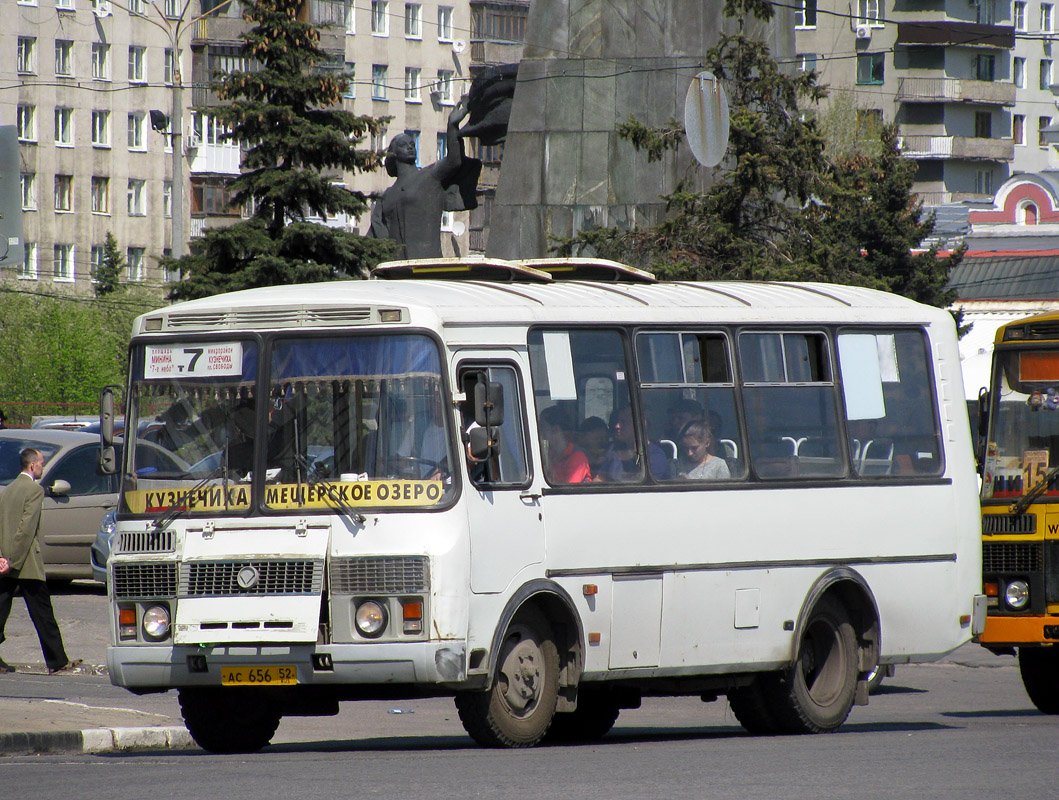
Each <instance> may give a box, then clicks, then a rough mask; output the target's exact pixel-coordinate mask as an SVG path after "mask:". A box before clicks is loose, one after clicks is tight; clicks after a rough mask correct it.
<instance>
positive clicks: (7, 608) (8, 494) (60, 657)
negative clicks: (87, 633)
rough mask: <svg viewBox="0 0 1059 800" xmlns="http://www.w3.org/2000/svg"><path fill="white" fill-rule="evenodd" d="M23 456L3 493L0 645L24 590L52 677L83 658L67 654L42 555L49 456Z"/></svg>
mask: <svg viewBox="0 0 1059 800" xmlns="http://www.w3.org/2000/svg"><path fill="white" fill-rule="evenodd" d="M21 458H22V472H20V473H19V475H18V477H17V478H15V479H14V480H13V481H11V483H10V484H8V486H7V488H6V489H4V491H3V492H2V493H0V643H2V642H3V641H4V638H5V637H4V627H5V626H6V625H7V618H8V615H10V613H11V600H12V598H13V597H14V596H15V590H16V589H21V590H22V596H23V597H24V598H25V600H26V608H27V609H29V616H30V619H31V620H33V627H34V628H36V629H37V638H38V639H40V647H41V650H43V651H44V663H45V664H46V665H47V667H48V674H49V675H53V674H55V673H56V672H62V671H64V670H71V669H73V668H74V667H76V666H77V665H78V664H80V663H81V659H78V660H77V661H71V660H70V659H69V658H67V656H66V649H65V648H64V647H63V637H62V634H61V633H60V632H59V624H58V623H57V622H56V621H55V612H54V611H53V610H52V606H51V595H50V594H49V593H48V584H47V583H46V582H45V574H44V559H43V558H41V555H40V541H39V540H38V533H39V531H40V510H41V506H42V505H43V503H44V489H42V488H41V486H40V484H39V483H37V481H39V480H40V476H41V475H42V474H43V473H44V455H43V454H42V453H41V452H40V450H35V449H34V448H32V447H27V448H26V449H25V450H23V451H22V453H21ZM14 671H15V668H14V667H12V666H11V665H10V664H7V663H6V662H4V661H3V660H0V672H14Z"/></svg>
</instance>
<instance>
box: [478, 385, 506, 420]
mask: <svg viewBox="0 0 1059 800" xmlns="http://www.w3.org/2000/svg"><path fill="white" fill-rule="evenodd" d="M474 421H475V422H477V423H478V424H479V425H481V426H482V427H483V428H494V427H497V426H499V425H503V424H504V387H503V384H500V383H497V382H496V381H485V380H480V381H478V383H476V384H475V385H474Z"/></svg>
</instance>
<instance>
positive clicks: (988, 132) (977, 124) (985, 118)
mask: <svg viewBox="0 0 1059 800" xmlns="http://www.w3.org/2000/svg"><path fill="white" fill-rule="evenodd" d="M974 136H975V138H976V139H992V138H993V113H992V112H991V111H976V112H975V113H974Z"/></svg>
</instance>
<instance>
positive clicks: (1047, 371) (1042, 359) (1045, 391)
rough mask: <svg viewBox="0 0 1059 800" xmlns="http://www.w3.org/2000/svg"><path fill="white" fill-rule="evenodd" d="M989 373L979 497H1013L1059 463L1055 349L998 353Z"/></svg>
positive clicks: (1056, 490)
mask: <svg viewBox="0 0 1059 800" xmlns="http://www.w3.org/2000/svg"><path fill="white" fill-rule="evenodd" d="M993 376H994V377H993V383H994V385H993V387H992V401H991V405H992V408H991V410H990V421H991V427H992V435H991V436H990V440H989V445H988V449H987V451H986V462H985V476H984V480H983V481H982V497H983V499H987V500H988V499H1009V498H1017V497H1021V496H1022V495H1024V494H1025V493H1026V492H1028V491H1029V490H1030V489H1032V488H1033V487H1034V485H1035V484H1036V483H1037V482H1038V481H1040V480H1041V479H1042V478H1043V477H1044V476H1045V475H1046V474H1047V472H1048V470H1049V469H1054V468H1055V467H1056V466H1059V350H1054V349H1023V350H1006V351H998V352H997V356H996V364H995V368H994V371H993ZM1049 498H1051V499H1052V500H1055V499H1057V498H1059V486H1049V487H1048V489H1047V491H1046V492H1045V493H1044V494H1043V495H1042V496H1041V498H1040V499H1041V501H1045V500H1047V499H1049Z"/></svg>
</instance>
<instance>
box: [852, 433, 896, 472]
mask: <svg viewBox="0 0 1059 800" xmlns="http://www.w3.org/2000/svg"><path fill="white" fill-rule="evenodd" d="M893 462H894V443H893V442H892V441H889V440H886V439H870V440H869V441H868V442H867V443H866V444H865V445H864V451H863V452H862V453H861V458H860V462H859V464H858V471H859V472H860V474H861V475H889V474H890V472H891V470H892V469H893Z"/></svg>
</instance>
